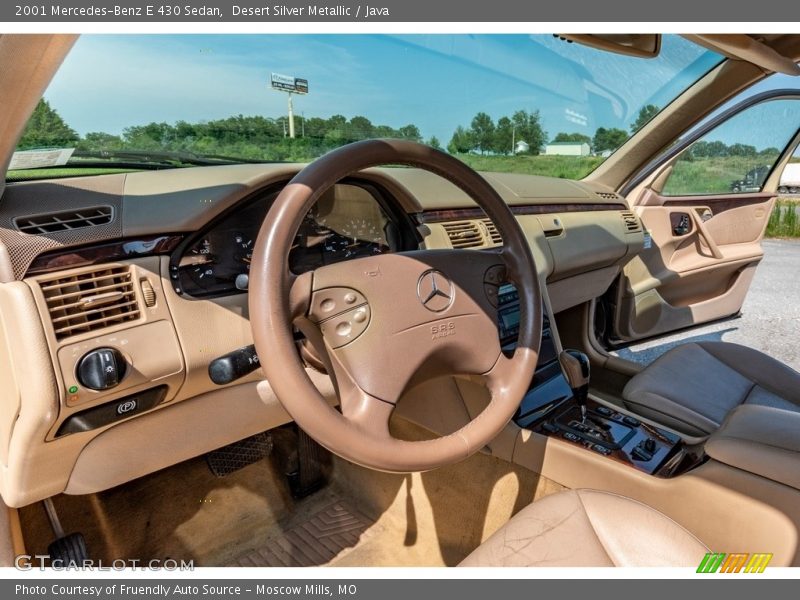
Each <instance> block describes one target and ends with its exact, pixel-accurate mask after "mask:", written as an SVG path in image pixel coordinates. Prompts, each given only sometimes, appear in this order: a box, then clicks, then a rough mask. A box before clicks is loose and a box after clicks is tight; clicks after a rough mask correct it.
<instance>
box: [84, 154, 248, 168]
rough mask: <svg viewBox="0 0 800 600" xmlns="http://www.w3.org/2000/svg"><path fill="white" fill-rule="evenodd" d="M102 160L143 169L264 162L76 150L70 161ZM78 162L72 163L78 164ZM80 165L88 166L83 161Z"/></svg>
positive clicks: (225, 157)
mask: <svg viewBox="0 0 800 600" xmlns="http://www.w3.org/2000/svg"><path fill="white" fill-rule="evenodd" d="M76 158H79V159H85V158H86V159H92V158H94V159H102V160H103V161H104V162H103V163H102V164H107V163H106V162H105V161H113V162H125V163H126V164H128V165H130V164H135V165H140V166H142V167H147V166H150V167H153V168H164V167H176V166H181V165H192V166H211V165H230V164H236V163H258V162H263V161H257V160H250V159H244V158H233V157H228V156H217V155H214V156H198V155H197V154H193V153H191V152H179V151H171V150H156V151H153V152H150V151H148V150H75V152H73V153H72V157H71V158H70V161H72V160H73V159H76ZM77 162H78V161H75V162H72V164H76V163H77ZM80 164H86V161H83V160H81V161H80Z"/></svg>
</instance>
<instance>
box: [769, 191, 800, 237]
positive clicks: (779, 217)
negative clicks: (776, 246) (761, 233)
mask: <svg viewBox="0 0 800 600" xmlns="http://www.w3.org/2000/svg"><path fill="white" fill-rule="evenodd" d="M798 209H800V204H798V203H797V202H793V201H790V200H778V202H777V203H776V204H775V208H774V209H772V214H771V215H770V216H769V222H768V223H767V233H766V235H767V237H777V238H798V237H800V219H798V216H797V211H798Z"/></svg>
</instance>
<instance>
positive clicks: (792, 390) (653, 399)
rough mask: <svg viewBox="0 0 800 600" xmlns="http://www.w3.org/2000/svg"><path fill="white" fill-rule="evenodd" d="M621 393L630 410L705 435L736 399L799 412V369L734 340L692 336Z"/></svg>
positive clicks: (640, 374) (659, 359)
mask: <svg viewBox="0 0 800 600" xmlns="http://www.w3.org/2000/svg"><path fill="white" fill-rule="evenodd" d="M622 396H623V400H624V402H625V405H626V406H627V407H628V408H629V409H630V410H631V411H633V412H635V413H638V414H640V415H642V416H644V417H648V418H650V419H652V420H654V421H656V422H657V423H661V424H663V425H666V426H667V427H671V428H673V429H675V430H676V431H679V432H682V433H685V434H687V435H693V436H706V435H708V434H710V433H713V432H714V431H715V430H716V429H717V428H718V427H719V426H720V424H721V423H722V422H723V421H724V420H725V417H727V416H728V413H730V412H731V411H732V410H733V409H734V408H736V407H737V406H739V405H741V404H760V405H762V406H771V407H773V408H780V409H783V410H791V411H797V412H800V373H798V372H797V371H795V370H793V369H791V368H789V367H787V366H786V365H784V364H783V363H780V362H778V361H777V360H775V359H773V358H770V357H769V356H767V355H766V354H764V353H762V352H759V351H758V350H753V349H752V348H747V347H746V346H740V345H739V344H731V343H729V342H691V343H687V344H682V345H680V346H678V347H676V348H673V349H672V350H670V351H669V352H666V353H665V354H663V355H662V356H661V357H660V358H658V359H656V360H655V361H654V362H653V363H652V364H651V365H650V366H648V367H647V368H645V369H644V370H643V371H642V372H641V373H639V374H638V375H636V376H635V377H633V378H632V379H631V380H630V381H629V382H628V385H626V386H625V389H624V390H623V392H622Z"/></svg>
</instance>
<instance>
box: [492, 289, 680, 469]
mask: <svg viewBox="0 0 800 600" xmlns="http://www.w3.org/2000/svg"><path fill="white" fill-rule="evenodd" d="M545 306H546V304H545ZM498 330H499V332H500V339H501V343H502V346H503V350H504V351H505V352H509V353H510V352H513V350H514V348H515V345H516V340H517V335H518V333H519V298H518V295H517V291H516V289H515V288H514V287H513V286H511V285H504V286H502V287H501V288H500V292H499V297H498ZM588 388H589V361H588V358H586V356H585V355H584V354H582V353H580V352H577V351H574V350H568V351H562V350H560V348H559V343H558V336H557V332H556V331H555V324H554V323H553V321H552V319H551V318H550V316H549V315H548V314H547V312H545V315H544V316H543V327H542V341H541V346H540V351H539V363H538V365H537V367H536V373H535V374H534V377H533V380H532V381H531V385H530V388H529V390H528V392H527V394H525V397H524V398H523V399H522V402H521V403H520V406H519V409H518V410H517V413H516V414H515V416H514V422H515V423H516V424H517V425H518V426H520V427H522V428H524V429H529V430H531V431H534V432H536V433H539V434H541V435H544V436H547V437H553V438H559V439H561V440H563V441H564V442H566V443H570V444H575V445H577V446H580V447H582V448H583V449H585V450H586V451H587V452H593V453H596V454H600V455H602V456H606V457H608V458H609V459H610V460H616V461H620V462H623V463H625V464H627V465H629V466H631V467H633V468H635V469H637V470H639V471H644V472H645V473H647V474H650V475H656V476H659V477H670V476H672V475H675V474H676V473H677V472H679V471H682V470H683V469H684V467H686V466H687V464H693V463H694V458H693V456H692V455H691V454H690V453H689V452H688V451H687V448H686V447H685V445H684V443H683V441H682V440H681V438H680V437H679V436H678V435H676V434H674V433H671V432H669V431H665V430H663V429H661V428H659V427H656V426H654V425H651V424H649V423H645V422H643V421H642V420H641V419H639V418H637V417H635V416H634V415H630V414H628V413H626V412H624V411H623V409H621V408H617V407H615V406H613V405H606V404H602V403H600V402H598V401H596V400H593V399H591V398H588Z"/></svg>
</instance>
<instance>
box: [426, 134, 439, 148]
mask: <svg viewBox="0 0 800 600" xmlns="http://www.w3.org/2000/svg"><path fill="white" fill-rule="evenodd" d="M428 146H430V147H431V148H435V149H436V150H441V149H442V144H441V142H439V138H437V137H436V136H435V135H432V136H431V137H430V139H429V140H428Z"/></svg>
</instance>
